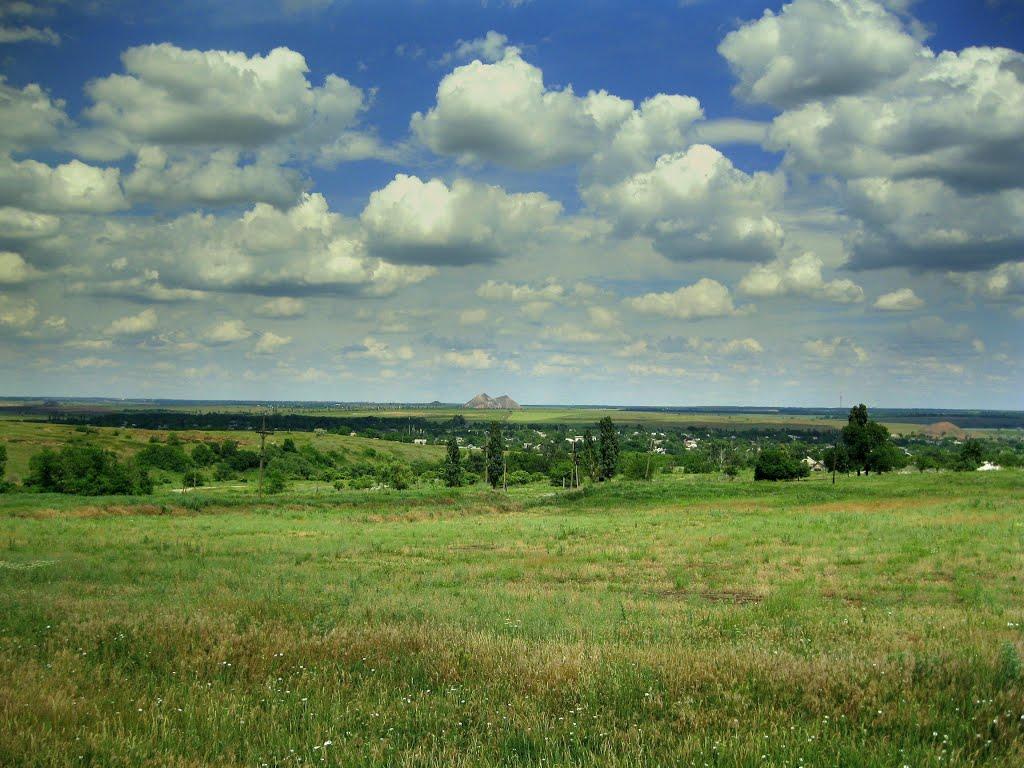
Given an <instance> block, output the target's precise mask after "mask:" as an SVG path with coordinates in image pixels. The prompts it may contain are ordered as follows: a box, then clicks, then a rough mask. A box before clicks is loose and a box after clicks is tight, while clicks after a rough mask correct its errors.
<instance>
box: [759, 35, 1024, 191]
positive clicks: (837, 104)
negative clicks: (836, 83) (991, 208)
mask: <svg viewBox="0 0 1024 768" xmlns="http://www.w3.org/2000/svg"><path fill="white" fill-rule="evenodd" d="M766 146H767V147H768V148H770V149H772V150H777V151H784V152H785V153H786V156H785V159H786V163H787V165H788V166H789V167H790V168H792V169H794V170H797V171H800V172H803V173H831V174H838V175H841V176H843V177H845V178H854V179H855V178H865V177H889V178H893V179H938V180H940V181H942V182H943V183H944V184H946V185H948V186H950V187H953V188H955V189H957V190H959V191H962V192H965V193H968V194H973V193H975V192H977V191H992V190H997V189H1007V188H1013V187H1019V186H1020V184H1021V180H1020V174H1019V173H1017V169H1018V168H1020V167H1021V166H1022V165H1024V54H1021V53H1020V52H1017V51H1011V50H1008V49H1005V48H980V47H979V48H967V49H965V50H963V51H960V52H959V53H956V52H952V51H945V52H943V53H940V54H938V55H932V54H931V52H930V51H928V52H927V55H924V56H922V57H921V58H920V60H919V61H918V62H917V63H916V64H915V65H914V66H913V67H912V68H911V69H910V70H909V71H908V72H907V73H906V74H905V75H902V76H901V77H899V78H897V79H894V80H890V81H886V82H883V83H881V84H879V85H878V86H877V87H876V88H875V89H874V90H871V91H867V92H865V93H863V94H857V95H852V96H842V97H839V98H835V99H831V100H827V101H816V102H811V103H809V104H807V105H805V106H803V107H800V108H798V109H794V110H791V111H788V112H784V113H782V114H781V115H779V116H778V117H777V118H775V120H774V122H773V124H772V128H771V130H770V132H769V138H768V141H767V143H766Z"/></svg>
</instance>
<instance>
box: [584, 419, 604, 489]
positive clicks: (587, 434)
mask: <svg viewBox="0 0 1024 768" xmlns="http://www.w3.org/2000/svg"><path fill="white" fill-rule="evenodd" d="M581 453H582V456H581V463H582V464H583V471H584V472H586V473H587V477H589V478H590V479H591V480H595V481H596V480H597V478H598V477H599V476H600V474H601V463H600V461H598V456H597V443H596V442H595V441H594V433H593V432H592V431H591V430H590V428H589V427H588V428H587V429H586V431H584V433H583V450H582V452H581Z"/></svg>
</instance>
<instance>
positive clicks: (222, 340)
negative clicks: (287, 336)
mask: <svg viewBox="0 0 1024 768" xmlns="http://www.w3.org/2000/svg"><path fill="white" fill-rule="evenodd" d="M250 336H252V331H250V330H249V329H248V328H246V327H245V323H244V322H242V321H241V320H224V321H223V322H220V323H217V324H216V325H213V326H211V327H210V328H207V329H206V332H205V333H204V334H203V340H204V341H205V342H206V343H207V344H231V343H233V342H236V341H243V340H245V339H247V338H249V337H250ZM275 338H279V337H275ZM258 346H259V343H257V347H258Z"/></svg>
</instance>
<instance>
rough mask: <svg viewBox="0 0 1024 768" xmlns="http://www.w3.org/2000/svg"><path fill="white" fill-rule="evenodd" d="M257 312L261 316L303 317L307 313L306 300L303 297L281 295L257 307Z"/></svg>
mask: <svg viewBox="0 0 1024 768" xmlns="http://www.w3.org/2000/svg"><path fill="white" fill-rule="evenodd" d="M255 313H256V314H257V315H259V316H260V317H274V318H290V317H302V316H303V315H304V314H306V302H304V301H303V300H302V299H293V298H291V297H290V296H281V297H279V298H276V299H271V300H270V301H268V302H265V303H264V304H261V305H260V306H258V307H257V308H256V310H255Z"/></svg>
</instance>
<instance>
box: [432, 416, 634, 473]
mask: <svg viewBox="0 0 1024 768" xmlns="http://www.w3.org/2000/svg"><path fill="white" fill-rule="evenodd" d="M597 426H598V436H597V439H596V440H595V439H594V435H593V432H592V431H591V430H590V429H587V430H586V431H585V432H584V434H583V440H582V444H581V445H579V447H577V443H573V452H572V455H571V458H570V459H568V460H565V461H563V462H561V463H559V464H556V465H555V466H553V467H549V473H548V474H549V476H550V477H552V478H553V479H554V478H555V477H556V476H558V475H559V473H560V472H561V473H562V474H561V477H563V478H565V479H569V478H580V477H581V475H582V474H585V475H586V476H587V477H589V478H590V479H591V480H593V481H594V482H601V481H604V480H609V479H611V478H612V477H613V476H614V475H615V473H616V472H617V471H618V469H619V453H620V451H619V433H618V430H617V429H616V428H615V423H614V422H613V421H612V420H611V417H608V416H606V417H604V418H603V419H601V421H600V422H598V425H597ZM471 458H472V455H471V456H470V459H471ZM538 458H541V457H538ZM468 462H469V460H467V461H466V462H464V461H463V458H462V450H461V449H460V448H459V441H458V438H457V437H456V436H455V434H452V435H450V436H449V437H448V443H447V452H446V457H445V462H444V470H443V476H444V481H445V485H447V486H448V487H449V488H457V487H458V486H461V485H465V484H466V482H467V477H466V475H467V471H466V470H467V467H466V466H465V465H466V464H467V463H468ZM514 472H523V473H526V472H525V470H522V469H518V470H514ZM527 474H528V473H527ZM484 476H485V479H486V480H487V483H488V484H489V485H490V486H491V487H492V488H497V487H498V486H499V485H502V486H504V485H507V484H508V465H507V460H506V456H505V436H504V432H503V430H502V427H501V423H500V422H497V421H495V422H492V423H491V425H490V428H489V429H488V431H487V442H486V444H485V449H484Z"/></svg>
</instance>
